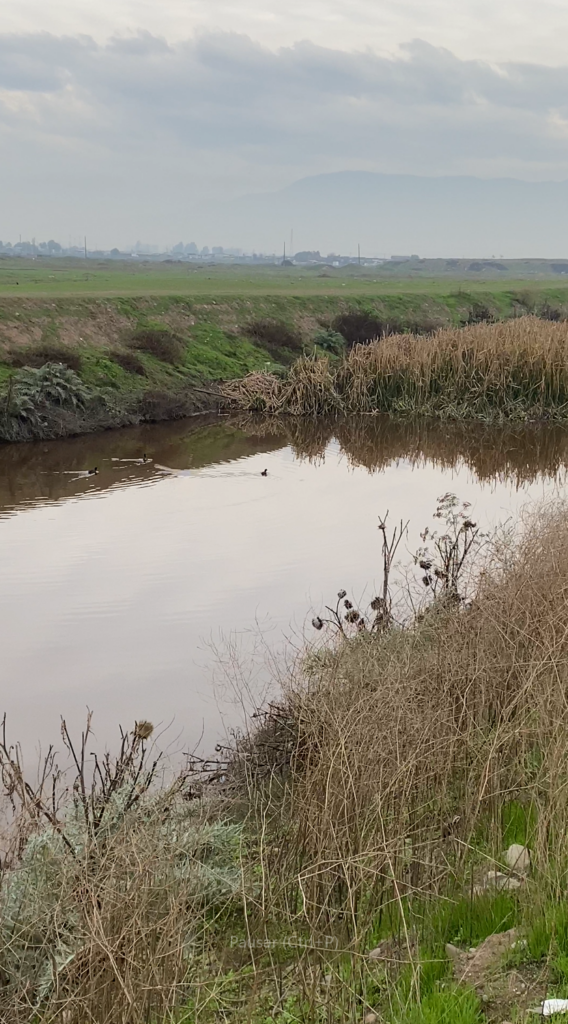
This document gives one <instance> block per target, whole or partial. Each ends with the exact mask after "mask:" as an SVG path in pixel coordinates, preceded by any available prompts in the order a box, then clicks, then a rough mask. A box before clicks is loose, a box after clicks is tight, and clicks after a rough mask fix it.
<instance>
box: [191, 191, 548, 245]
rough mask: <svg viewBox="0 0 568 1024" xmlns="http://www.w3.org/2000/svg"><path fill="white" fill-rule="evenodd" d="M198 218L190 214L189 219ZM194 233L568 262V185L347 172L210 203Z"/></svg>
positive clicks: (224, 241) (213, 238)
mask: <svg viewBox="0 0 568 1024" xmlns="http://www.w3.org/2000/svg"><path fill="white" fill-rule="evenodd" d="M188 213H189V211H188ZM187 229H188V230H189V231H191V233H192V235H196V236H197V235H199V236H201V237H204V238H207V239H208V240H210V244H220V245H224V246H241V247H242V248H245V249H253V248H254V249H256V250H258V251H264V252H275V251H276V252H280V251H282V249H283V245H284V242H285V243H286V248H287V250H288V251H289V249H290V245H291V232H293V244H292V247H293V249H294V251H298V250H299V249H319V250H320V251H321V253H322V254H324V253H328V252H342V253H347V254H348V253H353V254H355V253H356V252H357V245H358V244H360V245H361V252H362V253H363V254H364V255H369V256H371V255H376V256H379V255H385V256H391V255H393V254H396V255H399V254H400V255H406V254H409V255H410V254H412V253H417V254H418V255H420V256H427V257H428V256H430V257H433V256H448V257H468V258H470V257H471V258H490V257H496V258H499V257H505V258H506V257H509V258H515V257H517V258H520V257H523V256H529V255H530V256H532V257H542V258H549V259H550V258H563V257H566V256H568V182H566V181H561V182H554V181H544V182H527V181H517V180H516V179H513V178H485V179H484V178H473V177H447V178H445V177H444V178H426V177H420V176H418V175H410V174H404V175H402V174H400V175H399V174H374V173H370V172H365V171H342V172H339V173H335V174H320V175H317V176H315V177H310V178H303V179H301V180H300V181H297V182H295V183H294V184H292V185H289V186H288V187H287V188H284V189H281V190H280V191H277V192H267V193H261V194H257V195H248V196H243V197H242V198H239V199H236V200H232V201H230V202H227V203H217V204H214V205H213V204H209V205H202V206H201V207H200V208H198V209H196V210H194V211H193V213H192V214H190V216H189V219H188V224H187Z"/></svg>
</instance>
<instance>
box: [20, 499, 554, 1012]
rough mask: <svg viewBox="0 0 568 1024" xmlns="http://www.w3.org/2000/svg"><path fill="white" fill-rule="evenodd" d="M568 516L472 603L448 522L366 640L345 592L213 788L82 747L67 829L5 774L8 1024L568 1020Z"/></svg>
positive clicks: (462, 531) (57, 813) (43, 783)
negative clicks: (548, 1013) (13, 814)
mask: <svg viewBox="0 0 568 1024" xmlns="http://www.w3.org/2000/svg"><path fill="white" fill-rule="evenodd" d="M566 511H567V510H566V509H565V508H559V509H556V510H555V509H552V510H550V511H549V512H548V514H546V515H542V516H541V517H540V522H539V523H538V524H537V523H533V524H532V526H531V525H529V527H528V528H527V530H526V532H525V534H524V538H523V539H522V540H521V542H520V544H519V545H518V546H517V547H512V546H511V545H510V544H502V545H501V546H499V547H496V548H494V549H493V550H492V555H491V559H490V562H489V563H488V564H487V567H486V571H485V572H484V574H483V575H482V576H481V578H480V579H479V580H478V589H477V594H476V597H475V599H474V600H473V602H469V603H468V602H465V601H463V600H461V597H460V595H461V596H463V594H462V584H463V575H462V574H461V572H460V569H459V563H460V561H461V554H462V553H463V552H464V550H465V548H466V547H470V543H471V542H473V545H472V546H471V551H472V552H473V551H474V550H475V549H476V545H477V541H478V540H479V538H477V540H476V530H477V528H476V526H475V524H472V523H471V522H470V521H469V520H468V519H467V513H466V512H465V513H463V514H462V513H460V511H459V509H456V508H455V507H452V505H451V503H449V504H448V503H446V506H445V513H444V514H445V515H447V522H446V523H445V525H444V527H443V533H441V536H440V537H439V538H438V543H437V544H436V539H435V538H433V539H431V540H430V547H431V551H430V554H429V555H426V554H423V555H422V557H421V561H422V562H423V563H424V565H423V566H422V567H420V575H422V574H424V575H425V576H426V577H428V579H429V580H430V582H428V583H427V584H426V585H425V584H421V585H422V589H423V591H424V593H425V594H427V595H429V596H428V600H427V601H426V602H425V603H423V605H422V607H421V608H420V609H419V612H418V614H415V615H414V616H411V617H410V618H409V619H407V620H406V622H405V623H404V624H399V625H398V626H397V625H394V624H393V623H392V622H391V620H390V614H391V612H392V608H393V607H394V606H393V605H392V604H391V599H390V595H389V592H388V588H387V590H386V591H385V594H386V596H385V594H382V595H381V598H380V599H375V600H374V601H373V603H372V606H371V609H370V613H369V614H368V615H366V621H367V628H366V629H364V630H361V629H359V628H358V625H357V621H356V620H357V619H358V617H359V612H357V611H356V610H355V609H353V608H349V607H348V606H346V605H345V600H346V598H345V597H344V595H343V593H341V594H340V596H339V598H338V605H337V607H338V611H339V616H338V620H337V623H338V625H337V628H336V629H335V631H334V630H333V629H331V630H330V632H329V633H328V635H327V638H326V642H325V643H324V645H323V646H320V647H317V646H316V647H312V648H309V649H308V650H306V651H304V653H303V655H302V657H301V659H300V660H299V661H298V663H297V667H296V670H295V672H293V673H292V674H290V675H288V677H287V678H286V679H285V680H284V692H283V696H282V698H281V699H280V701H279V702H278V704H276V705H273V706H272V707H270V708H268V709H266V711H267V713H266V715H265V716H264V717H261V718H260V724H259V723H258V720H257V725H256V727H255V729H254V731H253V733H252V734H251V736H249V737H248V738H247V739H243V740H241V742H240V744H238V747H237V749H233V752H232V754H231V755H230V756H229V761H228V764H227V765H225V764H223V765H220V766H219V768H218V770H217V771H216V772H215V771H213V772H212V773H209V777H211V775H212V776H213V778H216V782H215V781H214V782H213V784H212V785H205V784H203V783H202V784H201V785H200V772H199V771H198V770H194V771H192V772H190V773H189V774H186V773H182V774H181V775H180V776H179V777H177V778H176V779H175V781H174V782H172V783H168V784H165V785H164V786H163V787H161V788H160V787H157V788H156V786H155V782H154V788H152V784H151V779H152V774H153V770H152V763H153V753H152V752H151V751H149V750H148V735H149V733H150V727H149V726H148V725H147V724H146V723H139V724H138V726H137V727H136V729H135V730H134V732H133V733H132V734H131V735H129V736H126V737H125V738H124V740H123V745H122V750H121V753H120V755H119V756H118V759H117V760H116V761H113V760H108V761H106V762H105V761H103V762H100V773H98V774H96V775H95V781H94V784H93V785H92V788H91V785H90V783H89V779H88V772H85V771H84V770H83V768H82V753H81V749H84V751H85V752H86V753H87V754H88V752H89V751H90V750H91V749H92V739H91V738H90V737H89V736H87V737H86V738H84V742H83V745H81V742H80V741H79V743H78V744H77V745H76V747H75V755H76V765H77V777H78V781H77V784H76V785H75V786H74V787H73V786H72V785H71V783H70V782H69V783H68V785H69V790H68V796H67V798H66V800H63V802H62V804H59V803H58V802H57V800H55V802H54V801H53V800H52V785H51V778H50V772H49V770H48V772H47V775H46V777H40V781H39V783H38V784H35V785H33V786H32V785H28V786H27V787H26V786H24V783H23V781H22V774H21V772H20V769H19V766H18V764H17V763H16V754H15V752H14V751H13V750H12V751H11V752H8V751H7V750H6V749H4V750H2V752H1V753H0V758H1V760H2V764H3V771H2V779H3V782H4V786H5V788H6V790H7V792H8V793H9V794H10V797H11V799H12V800H13V801H14V803H15V805H16V808H17V812H18V813H17V817H18V825H19V829H18V828H14V830H13V831H12V842H11V844H10V843H8V838H7V837H6V841H5V842H4V844H3V845H4V846H5V847H6V848H7V849H8V852H7V854H5V856H4V858H3V867H4V871H3V874H2V876H1V889H0V902H1V915H0V928H1V933H2V946H1V953H0V976H1V979H2V984H1V985H0V1015H1V1016H2V1019H6V1020H10V1021H11V1022H14V1024H19V1022H23V1021H25V1022H26V1024H31V1022H32V1021H33V1022H34V1024H36V1022H37V1024H39V1022H41V1024H47V1022H50V1024H51V1022H54V1024H55V1022H57V1024H60V1022H63V1021H65V1022H66V1024H83V1022H84V1021H86V1020H89V1021H92V1022H94V1024H107V1022H108V1024H111V1022H112V1024H115V1022H120V1024H165V1022H166V1021H168V1022H170V1024H171V1022H177V1024H180V1022H182V1021H183V1022H184V1024H190V1022H191V1024H197V1022H202V1024H218V1022H220V1021H223V1022H225V1024H233V1022H234V1024H242V1022H243V1021H250V1022H251V1024H268V1022H276V1024H314V1022H322V1024H323V1022H335V1021H336V1022H337V1024H342V1022H344V1021H355V1022H356V1021H360V1022H363V1021H364V1020H367V1024H372V1022H375V1021H380V1022H385V1024H386V1022H388V1024H480V1022H482V1021H489V1022H492V1024H493V1022H495V1024H500V1022H502V1021H505V1020H510V1021H515V1022H520V1021H521V1020H524V1019H525V1016H524V1011H525V1009H526V1007H527V1006H528V1007H535V1006H537V1005H538V1003H539V1001H540V1000H541V999H542V998H544V997H545V996H546V997H550V996H552V995H560V996H563V995H567V994H568V911H567V907H566V901H565V894H566V879H567V877H568V875H567V872H568V845H567V837H568V803H567V801H566V791H567V784H568V775H567V766H568V708H567V704H566V699H565V697H566V686H567V682H568V658H567V654H566V651H567V647H566V637H567V635H568V605H567V603H566V592H567V590H568V528H567V526H566V522H567V519H566ZM444 538H449V542H448V541H447V540H445V539H444ZM385 539H386V542H387V544H388V543H389V538H388V537H386V538H385ZM456 556H457V557H456ZM428 563H430V564H428ZM424 566H425V567H424ZM434 591H437V593H436V595H435V596H433V592H434ZM339 624H340V625H339ZM316 625H319V622H317V620H316ZM316 635H317V636H321V635H322V634H321V633H319V634H316ZM194 769H195V766H194ZM29 777H30V778H31V774H30V776H29ZM57 792H58V787H57V786H56V787H55V793H56V794H57ZM512 843H518V844H521V845H523V846H524V845H526V846H527V847H528V848H529V849H530V860H531V863H530V870H529V871H528V873H527V872H526V870H522V871H521V870H520V869H519V870H516V871H515V870H513V869H512V868H511V865H510V864H507V862H506V859H505V857H504V850H506V849H507V848H508V847H509V846H510V844H512ZM525 868H526V865H525ZM495 871H497V872H499V874H497V875H495V874H494V873H493V874H491V872H495ZM512 928H514V929H515V930H516V931H515V932H514V933H513V934H511V933H510V931H509V930H510V929H512ZM473 948H475V949H476V950H477V952H476V953H475V954H471V953H469V952H468V951H469V950H470V949H473ZM369 954H372V955H369Z"/></svg>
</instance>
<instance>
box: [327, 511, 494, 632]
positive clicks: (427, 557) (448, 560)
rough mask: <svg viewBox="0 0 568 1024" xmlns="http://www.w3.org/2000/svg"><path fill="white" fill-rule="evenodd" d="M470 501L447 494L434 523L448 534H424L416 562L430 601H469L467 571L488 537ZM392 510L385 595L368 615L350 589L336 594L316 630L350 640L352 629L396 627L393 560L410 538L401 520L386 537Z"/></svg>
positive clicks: (385, 545) (382, 525)
mask: <svg viewBox="0 0 568 1024" xmlns="http://www.w3.org/2000/svg"><path fill="white" fill-rule="evenodd" d="M470 507H471V506H470V503H469V502H467V501H463V502H460V501H459V499H458V498H457V497H456V495H455V494H451V493H449V492H448V493H446V494H443V495H442V496H441V497H440V498H438V505H437V507H436V511H435V513H434V518H435V519H441V520H443V522H444V527H445V529H444V532H443V533H439V532H438V531H436V530H431V529H430V528H429V527H426V529H425V530H424V531H423V532H422V533H421V534H420V538H421V540H422V542H423V546H422V547H420V548H419V549H418V551H417V552H416V554H415V555H414V564H415V565H417V566H419V568H420V569H421V570H422V572H423V574H424V575H423V576H422V577H421V580H422V583H423V585H424V587H425V588H427V596H428V597H429V598H430V600H434V601H435V600H442V599H443V600H447V601H448V600H449V601H455V602H457V603H458V604H459V603H461V602H463V601H464V600H465V598H466V593H465V591H466V578H465V577H466V573H467V571H468V570H469V567H470V563H471V558H472V557H473V556H474V555H476V554H478V553H479V551H480V548H481V546H482V545H483V543H484V541H485V539H486V535H485V534H484V533H482V532H481V530H480V529H479V527H478V526H477V523H474V522H473V521H472V520H471V518H470V514H469V510H470ZM387 518H388V512H387V515H386V516H385V518H384V519H380V518H379V530H380V532H381V534H382V552H381V554H382V563H383V585H382V591H381V593H379V594H377V595H376V596H375V597H374V598H373V600H372V601H371V602H370V605H369V609H368V611H367V612H366V613H364V612H362V611H361V610H360V609H359V608H356V607H355V606H354V604H353V602H352V601H351V600H350V599H349V598H348V597H347V591H346V590H340V591H339V592H338V594H337V602H336V604H335V607H330V606H329V605H326V611H327V612H328V613H329V615H328V616H327V617H324V616H320V615H317V616H315V618H313V619H312V626H313V627H314V629H317V630H321V629H323V628H324V626H331V627H332V628H333V629H334V630H335V631H336V633H337V634H339V635H341V636H343V637H345V638H347V637H349V636H350V635H352V633H353V631H354V630H355V631H359V632H362V631H364V630H367V631H370V632H373V633H379V632H382V631H384V630H387V629H389V628H390V627H391V626H392V625H393V624H394V617H393V596H392V587H391V573H392V568H393V563H394V558H395V555H396V552H397V550H398V547H399V545H400V543H401V541H402V538H403V537H404V536H405V535H406V532H407V529H408V522H407V523H405V524H404V523H403V522H402V520H401V522H400V524H399V525H398V526H396V527H395V529H394V530H393V531H392V533H391V534H390V535H389V534H387V525H386V522H387Z"/></svg>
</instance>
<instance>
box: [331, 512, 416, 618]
mask: <svg viewBox="0 0 568 1024" xmlns="http://www.w3.org/2000/svg"><path fill="white" fill-rule="evenodd" d="M387 519H388V512H387V514H386V516H385V518H384V519H382V518H381V517H380V516H379V526H378V529H379V531H380V533H381V536H382V543H381V555H382V563H383V582H382V588H381V592H380V593H379V594H376V595H375V597H374V598H373V600H372V601H371V602H370V604H369V609H368V611H367V613H366V614H364V613H363V612H361V611H360V610H359V609H358V608H355V606H354V605H353V602H352V601H350V600H349V598H348V597H347V591H346V590H340V591H339V593H338V595H337V603H336V605H335V607H334V608H332V607H330V606H329V605H326V611H327V612H329V618H322V617H321V616H319V615H317V616H316V617H315V618H313V619H312V626H313V627H314V629H318V630H319V629H323V627H324V626H325V625H329V626H332V627H333V628H334V629H335V630H336V631H337V633H339V634H341V636H343V637H347V636H349V635H350V633H351V632H352V631H353V629H356V630H357V631H359V632H362V631H364V630H367V631H369V632H372V633H380V632H383V631H384V630H386V629H388V628H389V627H390V626H391V625H392V623H393V614H392V604H393V602H392V592H391V572H392V567H393V563H394V559H395V555H396V552H397V550H398V547H399V545H400V543H401V541H402V539H403V537H404V536H405V535H406V532H407V530H408V522H407V523H403V521H402V519H401V521H400V523H399V524H398V525H397V526H395V527H394V529H393V531H392V533H390V534H389V533H387ZM349 627H351V629H350V628H349Z"/></svg>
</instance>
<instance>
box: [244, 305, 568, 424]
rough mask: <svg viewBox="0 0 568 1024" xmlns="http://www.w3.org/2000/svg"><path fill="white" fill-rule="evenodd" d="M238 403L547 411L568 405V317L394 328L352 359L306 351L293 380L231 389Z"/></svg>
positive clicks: (351, 409) (330, 408)
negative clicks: (423, 331) (427, 332)
mask: <svg viewBox="0 0 568 1024" xmlns="http://www.w3.org/2000/svg"><path fill="white" fill-rule="evenodd" d="M226 397H227V400H228V402H229V403H230V404H231V405H233V406H236V407H239V408H246V409H254V410H259V409H263V410H264V411H266V412H268V413H271V414H277V413H290V414H292V415H322V414H329V413H336V412H339V411H341V412H342V413H346V414H354V413H370V412H389V413H407V414H409V413H419V414H426V415H435V416H441V417H452V418H457V419H459V418H468V417H477V418H481V419H495V418H503V419H519V420H524V419H527V418H529V419H531V418H532V419H540V418H549V417H558V418H562V417H565V416H566V415H567V413H568V323H566V322H559V323H556V322H553V321H545V320H539V319H537V318H536V317H532V316H527V317H522V318H519V319H516V320H509V321H506V322H501V323H496V324H491V323H485V322H484V323H478V324H475V325H473V326H466V327H463V328H459V329H458V328H445V329H443V330H440V331H437V332H436V333H434V334H432V335H431V336H429V337H418V336H416V335H402V334H401V335H390V336H387V337H383V338H381V339H379V340H376V341H375V342H373V343H371V344H367V345H354V346H353V348H352V349H351V350H350V351H349V352H348V354H347V355H346V356H345V358H344V359H343V360H341V361H339V362H332V361H331V360H330V359H329V358H327V357H325V356H323V357H316V358H305V357H304V358H301V359H300V360H298V361H297V362H296V363H295V364H294V365H293V367H292V368H291V372H290V374H289V376H288V378H286V379H283V380H277V379H276V378H272V377H271V375H266V374H265V375H261V376H256V377H255V379H253V380H251V379H246V378H245V381H243V382H242V383H241V382H233V383H231V384H229V385H227V387H226Z"/></svg>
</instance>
